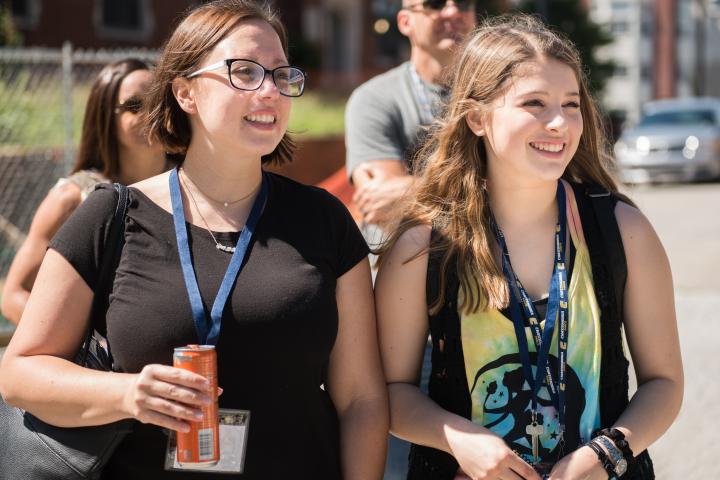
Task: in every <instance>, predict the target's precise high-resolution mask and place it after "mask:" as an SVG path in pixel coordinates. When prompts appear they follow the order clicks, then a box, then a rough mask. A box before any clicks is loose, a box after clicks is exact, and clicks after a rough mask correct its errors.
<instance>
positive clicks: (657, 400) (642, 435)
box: [613, 378, 683, 455]
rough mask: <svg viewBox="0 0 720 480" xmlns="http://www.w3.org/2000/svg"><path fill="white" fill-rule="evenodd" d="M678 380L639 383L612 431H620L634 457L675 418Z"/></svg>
mask: <svg viewBox="0 0 720 480" xmlns="http://www.w3.org/2000/svg"><path fill="white" fill-rule="evenodd" d="M682 397H683V381H682V379H679V380H673V379H670V378H655V379H651V380H648V381H646V382H644V383H642V384H641V385H640V386H639V387H638V390H637V392H636V393H635V395H634V396H633V398H632V400H631V401H630V404H629V405H628V407H627V408H626V409H625V411H624V412H623V413H622V415H620V418H618V420H617V422H615V424H614V425H613V427H614V428H617V429H619V430H621V431H622V432H623V433H624V434H625V438H626V440H627V441H628V443H629V444H630V448H631V449H632V451H633V453H634V454H635V455H637V454H639V453H640V452H642V451H643V450H645V449H647V448H648V447H649V446H650V445H651V444H652V443H653V442H655V441H656V440H657V439H658V438H660V436H662V434H663V433H665V431H667V429H668V428H669V427H670V425H671V424H672V423H673V421H674V420H675V417H677V414H678V412H679V411H680V406H681V404H682Z"/></svg>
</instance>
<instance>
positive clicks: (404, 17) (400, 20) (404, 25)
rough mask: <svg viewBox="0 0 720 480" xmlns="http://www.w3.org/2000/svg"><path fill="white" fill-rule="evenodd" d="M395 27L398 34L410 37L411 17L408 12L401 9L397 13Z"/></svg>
mask: <svg viewBox="0 0 720 480" xmlns="http://www.w3.org/2000/svg"><path fill="white" fill-rule="evenodd" d="M397 26H398V31H399V32H400V33H402V34H403V35H405V36H406V37H410V35H411V34H412V15H410V12H408V11H407V10H405V9H402V10H400V11H399V12H398V13H397Z"/></svg>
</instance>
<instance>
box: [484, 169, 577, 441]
mask: <svg viewBox="0 0 720 480" xmlns="http://www.w3.org/2000/svg"><path fill="white" fill-rule="evenodd" d="M556 198H557V205H558V222H557V225H556V226H555V265H554V267H553V273H552V279H551V281H550V292H549V298H548V306H547V312H546V315H545V327H544V328H543V329H542V330H541V329H540V323H539V320H538V314H537V310H536V309H535V305H533V303H532V301H531V300H530V296H529V295H528V294H527V292H526V291H525V288H524V287H523V286H522V283H521V282H520V279H519V278H518V277H517V275H516V274H515V271H514V270H513V268H512V264H511V263H510V254H509V253H508V249H507V244H506V242H505V236H504V235H503V233H502V231H500V228H499V227H498V225H497V223H496V222H495V219H494V218H493V226H494V229H495V236H496V237H497V241H498V244H499V245H500V248H501V249H502V267H503V274H504V275H505V279H506V280H507V282H508V286H509V287H510V313H511V316H512V321H513V326H514V327H515V336H516V338H517V342H518V349H519V350H520V360H521V362H522V367H523V372H524V375H525V379H526V380H527V382H528V384H529V385H530V388H531V389H532V396H531V399H532V413H533V416H534V415H535V414H536V412H537V394H538V391H539V390H540V386H541V385H542V382H543V376H544V377H545V382H546V384H547V386H548V389H549V390H550V393H551V395H552V397H553V401H554V402H555V404H556V405H557V409H558V417H559V418H558V421H559V423H560V430H561V434H562V432H563V431H564V430H565V387H566V370H567V344H568V335H569V328H568V284H567V269H566V266H565V234H566V233H565V232H566V229H567V215H566V211H565V187H564V186H563V184H562V182H558V187H557V192H556ZM521 307H522V311H521ZM523 314H524V316H523ZM525 319H527V321H528V323H529V324H530V330H531V332H532V338H533V342H534V343H535V349H536V351H537V354H538V356H537V365H536V376H535V378H533V375H532V368H531V362H530V353H529V350H528V343H527V338H526V337H525ZM556 321H558V323H559V325H560V331H559V333H558V361H559V367H558V370H559V371H558V383H557V387H556V384H555V382H554V381H553V375H552V370H551V369H550V365H549V362H548V354H549V352H550V343H551V341H552V336H553V332H554V330H555V323H556Z"/></svg>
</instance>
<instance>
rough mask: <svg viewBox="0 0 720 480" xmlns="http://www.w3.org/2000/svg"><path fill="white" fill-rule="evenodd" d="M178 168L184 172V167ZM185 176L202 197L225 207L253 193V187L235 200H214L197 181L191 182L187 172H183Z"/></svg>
mask: <svg viewBox="0 0 720 480" xmlns="http://www.w3.org/2000/svg"><path fill="white" fill-rule="evenodd" d="M180 170H182V171H183V173H185V169H184V168H182V167H180ZM185 178H186V179H187V180H190V183H192V184H193V186H194V187H195V188H197V189H198V192H200V193H202V194H203V197H205V198H207V199H208V200H212V201H213V202H215V203H220V204H222V206H223V207H225V208H227V207H228V206H229V205H233V204H235V203H238V202H242V201H243V200H245V199H246V198H248V197H249V196H251V195H252V194H254V193H255V189H252V190H251V191H250V193H248V194H247V195H245V196H242V197H240V198H238V199H237V200H231V201H229V202H226V201H224V200H216V199H214V198H213V197H211V196H210V195H208V194H207V193H205V192H204V191H203V189H201V188H200V187H199V186H198V184H197V183H195V182H193V181H192V180H191V179H190V177H188V176H187V173H185ZM186 185H187V183H186ZM258 188H259V187H258Z"/></svg>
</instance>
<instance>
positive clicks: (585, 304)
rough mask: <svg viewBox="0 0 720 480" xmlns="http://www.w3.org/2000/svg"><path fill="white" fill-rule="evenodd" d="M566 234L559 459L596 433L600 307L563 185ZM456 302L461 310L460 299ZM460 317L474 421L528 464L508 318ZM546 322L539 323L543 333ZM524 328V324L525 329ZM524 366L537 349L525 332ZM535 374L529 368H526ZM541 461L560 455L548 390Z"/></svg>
mask: <svg viewBox="0 0 720 480" xmlns="http://www.w3.org/2000/svg"><path fill="white" fill-rule="evenodd" d="M565 192H566V198H567V202H566V204H567V218H568V230H569V232H570V236H571V239H572V242H573V246H574V248H575V251H576V253H575V261H574V265H573V269H572V276H571V278H570V286H569V299H570V301H569V312H568V313H569V339H568V352H567V355H568V356H567V358H568V368H567V371H566V383H567V388H566V395H565V405H566V409H565V423H566V427H565V428H566V431H565V436H564V439H565V446H564V453H568V452H569V451H571V450H574V449H575V448H576V447H577V446H578V445H580V444H582V443H584V442H587V441H588V440H590V438H591V435H592V432H593V430H595V429H597V428H599V426H600V404H599V400H600V398H599V377H600V356H601V347H600V308H599V307H598V304H597V301H596V299H595V291H594V288H593V282H592V269H591V263H590V254H589V251H588V248H587V245H586V243H585V238H584V236H583V232H582V225H581V223H580V216H579V214H578V210H577V205H576V203H575V197H574V194H573V190H572V188H571V187H570V186H569V185H567V184H566V188H565ZM459 295H460V296H459V297H458V298H459V300H460V302H459V304H462V292H460V294H459ZM458 313H459V315H460V322H461V332H462V335H461V336H462V348H463V354H464V357H465V372H466V375H467V382H468V389H469V390H470V396H471V398H472V421H473V422H475V423H477V424H480V425H483V426H484V427H486V428H488V429H490V430H492V431H493V432H495V433H496V434H498V435H500V436H501V437H503V438H504V439H505V441H506V443H507V444H508V445H509V446H510V448H512V449H513V450H515V451H517V452H518V453H519V454H520V455H521V456H522V457H523V458H524V459H526V460H528V461H530V460H531V459H532V448H531V437H530V435H528V434H527V433H526V427H527V425H528V424H529V423H530V419H531V413H530V405H531V390H530V386H529V384H528V383H527V381H526V380H525V376H524V374H523V369H522V364H521V362H520V354H519V350H518V346H517V339H516V338H515V330H514V328H513V323H512V319H511V318H509V317H508V316H506V315H504V314H503V313H502V312H500V311H497V310H492V311H482V312H475V313H472V314H469V315H468V314H464V313H462V311H459V312H458ZM544 324H545V322H544V321H543V322H541V327H544ZM526 325H527V324H526ZM525 333H526V336H527V342H528V347H529V350H530V359H531V361H532V362H535V361H536V356H537V355H536V353H535V352H536V350H535V344H534V342H533V339H532V336H531V332H530V328H529V327H528V326H526V329H525ZM557 336H558V328H556V329H555V332H554V333H553V339H552V344H551V347H550V355H549V361H550V364H551V368H552V372H553V379H554V380H555V381H557V372H558V370H557V351H558V350H557V341H558V340H557ZM532 370H533V375H535V365H533V367H532ZM538 423H542V425H543V427H544V432H543V434H542V435H540V438H539V440H540V444H539V457H540V460H541V461H543V462H549V463H554V462H556V461H557V460H558V459H559V457H560V456H561V455H562V454H563V452H562V451H561V448H558V444H559V440H560V436H559V421H558V415H557V409H556V407H555V405H554V402H553V401H552V399H551V396H550V392H549V391H548V389H547V387H546V386H543V387H541V388H540V391H539V393H538Z"/></svg>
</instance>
